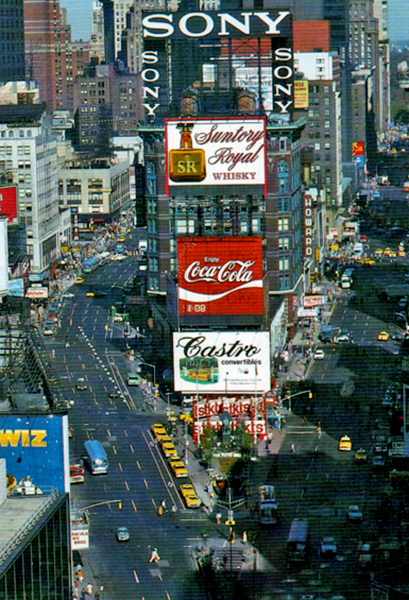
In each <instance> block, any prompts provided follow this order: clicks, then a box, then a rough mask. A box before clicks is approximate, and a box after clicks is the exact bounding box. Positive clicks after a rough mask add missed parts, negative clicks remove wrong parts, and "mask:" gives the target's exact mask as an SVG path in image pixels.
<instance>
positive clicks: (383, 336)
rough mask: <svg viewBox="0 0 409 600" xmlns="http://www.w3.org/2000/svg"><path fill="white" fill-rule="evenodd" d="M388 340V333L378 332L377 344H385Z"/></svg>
mask: <svg viewBox="0 0 409 600" xmlns="http://www.w3.org/2000/svg"><path fill="white" fill-rule="evenodd" d="M388 340H389V333H388V332H387V331H380V332H379V333H378V341H379V342H387V341H388Z"/></svg>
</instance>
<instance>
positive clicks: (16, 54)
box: [0, 0, 25, 84]
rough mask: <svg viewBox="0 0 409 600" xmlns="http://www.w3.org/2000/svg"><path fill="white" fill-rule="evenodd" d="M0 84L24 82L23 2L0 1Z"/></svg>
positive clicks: (19, 0)
mask: <svg viewBox="0 0 409 600" xmlns="http://www.w3.org/2000/svg"><path fill="white" fill-rule="evenodd" d="M0 11H1V18H0V56H1V61H0V84H4V83H7V82H8V81H23V80H24V78H25V61H24V18H23V0H14V1H13V2H6V1H5V0H0Z"/></svg>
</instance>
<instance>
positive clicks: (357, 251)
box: [353, 242, 364, 257]
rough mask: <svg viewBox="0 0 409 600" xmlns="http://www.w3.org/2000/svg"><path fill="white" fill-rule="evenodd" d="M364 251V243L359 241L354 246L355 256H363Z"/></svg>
mask: <svg viewBox="0 0 409 600" xmlns="http://www.w3.org/2000/svg"><path fill="white" fill-rule="evenodd" d="M363 251H364V245H363V244H362V242H357V243H356V244H355V246H354V250H353V255H354V256H355V257H360V256H362V254H363Z"/></svg>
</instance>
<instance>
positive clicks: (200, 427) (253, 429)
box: [193, 419, 267, 440]
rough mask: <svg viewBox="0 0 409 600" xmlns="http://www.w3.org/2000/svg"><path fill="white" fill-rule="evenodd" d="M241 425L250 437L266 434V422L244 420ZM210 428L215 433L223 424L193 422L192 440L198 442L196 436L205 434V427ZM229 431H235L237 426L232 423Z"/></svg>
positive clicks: (219, 421)
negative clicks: (214, 430)
mask: <svg viewBox="0 0 409 600" xmlns="http://www.w3.org/2000/svg"><path fill="white" fill-rule="evenodd" d="M241 423H242V424H243V426H244V429H245V431H246V432H247V433H250V434H251V435H255V434H256V435H266V434H267V423H266V420H265V419H263V420H259V421H253V420H249V419H246V420H244V421H241ZM209 426H210V427H212V428H213V429H216V430H217V431H219V430H220V429H222V427H223V422H222V421H221V420H220V419H218V420H216V421H210V422H209V423H208V422H207V421H195V422H194V423H193V437H194V439H196V440H198V439H199V438H198V436H199V435H201V434H202V433H204V432H205V429H206V428H207V427H209ZM231 429H232V431H234V430H235V429H237V425H236V423H234V422H232V424H231Z"/></svg>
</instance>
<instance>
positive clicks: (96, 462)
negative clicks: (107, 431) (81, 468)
mask: <svg viewBox="0 0 409 600" xmlns="http://www.w3.org/2000/svg"><path fill="white" fill-rule="evenodd" d="M84 446H85V450H86V451H87V456H88V463H89V467H90V469H91V473H92V475H103V474H104V473H107V472H108V458H107V455H106V452H105V450H104V448H103V446H102V444H101V442H99V441H98V440H87V441H86V442H84Z"/></svg>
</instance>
